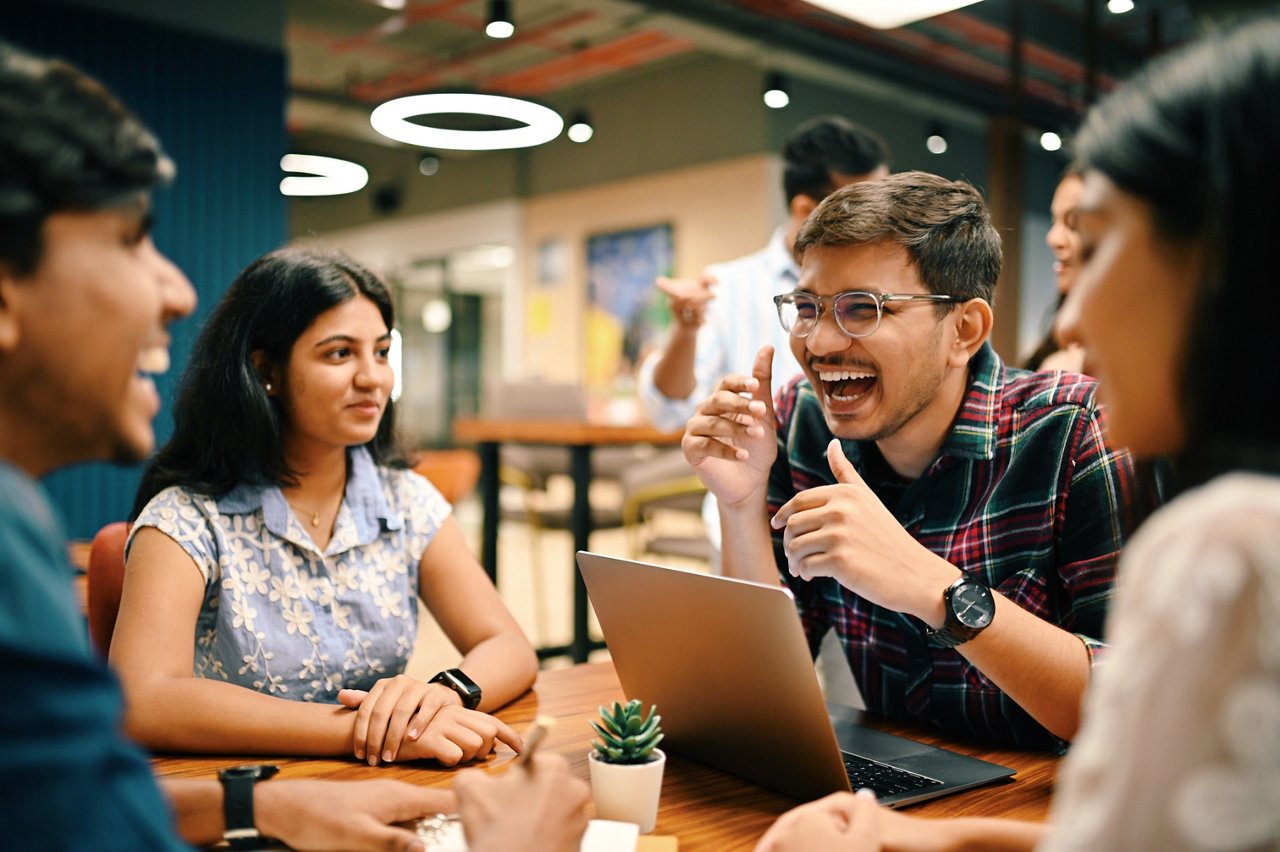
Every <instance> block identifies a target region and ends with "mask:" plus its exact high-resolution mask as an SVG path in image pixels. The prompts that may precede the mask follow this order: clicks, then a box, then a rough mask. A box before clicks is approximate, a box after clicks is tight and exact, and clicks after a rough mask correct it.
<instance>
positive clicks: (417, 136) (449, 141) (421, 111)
mask: <svg viewBox="0 0 1280 852" xmlns="http://www.w3.org/2000/svg"><path fill="white" fill-rule="evenodd" d="M439 113H467V114H471V115H492V116H497V117H499V118H509V119H511V120H512V121H518V122H521V123H523V124H524V125H525V126H524V127H513V128H510V129H508V130H448V129H446V128H443V127H426V126H423V125H421V124H414V123H413V122H411V121H406V119H408V118H409V117H411V116H417V115H435V114H439ZM369 123H370V124H372V125H373V129H374V130H376V131H378V132H379V133H381V134H382V135H383V136H386V137H387V138H389V139H394V140H396V141H397V142H407V143H408V144H410V145H422V146H424V147H427V148H448V149H452V150H455V151H501V150H503V149H506V148H530V147H533V146H534V145H541V144H543V143H544V142H550V141H551V140H552V139H555V138H556V137H557V136H559V135H560V131H561V130H563V129H564V119H563V118H561V117H560V115H559V114H558V113H557V112H556V111H555V110H553V109H549V108H547V107H544V106H541V105H540V104H535V103H532V102H531V101H522V100H519V99H517V98H507V97H503V96H502V95H476V94H462V93H449V92H440V93H436V94H430V95H410V96H409V97H407V98H396V99H395V100H393V101H387V102H386V103H385V104H382V105H381V106H379V107H378V108H377V109H375V110H374V111H373V113H372V114H371V115H370V116H369Z"/></svg>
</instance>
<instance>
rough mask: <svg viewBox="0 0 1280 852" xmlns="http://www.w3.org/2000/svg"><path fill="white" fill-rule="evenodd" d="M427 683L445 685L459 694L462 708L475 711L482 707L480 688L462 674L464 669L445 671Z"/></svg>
mask: <svg viewBox="0 0 1280 852" xmlns="http://www.w3.org/2000/svg"><path fill="white" fill-rule="evenodd" d="M427 683H443V684H444V685H445V686H447V687H449V688H450V689H452V690H453V691H454V692H456V693H458V695H459V696H461V698H462V706H463V707H466V708H467V709H468V710H474V709H476V708H477V707H479V706H480V696H481V694H482V693H481V692H480V687H479V686H477V685H476V682H475V681H474V680H472V679H471V678H469V677H467V676H466V675H465V674H463V673H462V669H445V670H444V671H442V672H440V674H438V675H436V676H435V677H433V678H431V680H429V681H427Z"/></svg>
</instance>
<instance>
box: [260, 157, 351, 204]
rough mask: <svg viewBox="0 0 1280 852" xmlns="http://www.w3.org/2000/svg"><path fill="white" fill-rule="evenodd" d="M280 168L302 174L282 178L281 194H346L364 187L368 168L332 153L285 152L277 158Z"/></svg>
mask: <svg viewBox="0 0 1280 852" xmlns="http://www.w3.org/2000/svg"><path fill="white" fill-rule="evenodd" d="M280 168H281V169H282V170H283V171H286V172H300V173H301V174H302V175H303V176H298V175H289V176H288V177H285V178H283V179H281V181H280V192H281V194H282V195H345V194H347V193H348V192H355V191H356V190H359V189H364V187H365V184H367V183H368V182H369V171H368V169H366V168H365V167H364V166H362V165H360V164H359V163H352V162H350V161H348V160H339V159H337V158H335V157H317V156H315V155H312V154H285V155H284V156H283V157H281V158H280Z"/></svg>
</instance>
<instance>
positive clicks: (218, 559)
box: [134, 449, 451, 703]
mask: <svg viewBox="0 0 1280 852" xmlns="http://www.w3.org/2000/svg"><path fill="white" fill-rule="evenodd" d="M350 458H351V464H350V470H351V474H350V476H349V478H348V482H347V493H346V495H345V496H344V498H343V503H342V506H341V508H340V509H339V512H338V518H337V521H336V525H335V528H334V534H333V536H332V537H331V539H330V542H329V544H328V546H327V547H326V548H325V551H324V552H323V553H321V552H320V551H319V550H318V549H317V548H316V547H315V545H314V543H312V541H311V539H310V536H309V535H308V533H307V531H306V530H305V529H304V528H303V525H302V524H300V523H298V521H297V519H296V518H295V517H294V516H293V515H292V513H291V512H289V511H288V510H287V506H286V504H285V503H284V498H283V495H281V494H280V492H279V490H278V489H275V488H264V489H259V490H256V491H255V490H253V489H248V488H246V487H243V486H242V487H241V488H239V489H236V490H235V491H233V492H232V494H231V495H228V496H227V497H224V498H222V499H220V500H214V499H211V498H209V497H206V496H203V495H199V494H195V493H192V492H189V491H186V490H184V489H180V488H169V489H166V490H165V491H163V492H161V493H160V494H158V495H156V497H155V498H154V499H152V501H151V502H150V503H149V504H148V505H147V507H146V508H145V509H144V510H143V512H142V514H141V515H140V516H139V517H138V520H137V522H136V523H135V524H134V529H135V530H136V529H139V528H141V527H143V526H153V527H155V528H156V529H158V530H160V531H161V532H163V533H165V534H166V535H167V536H169V537H170V538H172V539H173V540H174V541H176V542H177V543H178V544H179V545H181V546H182V548H183V549H184V550H185V551H186V553H187V554H188V555H189V556H190V557H191V558H192V560H194V561H195V563H196V565H197V567H198V568H199V569H200V571H201V573H202V574H203V575H204V578H205V597H204V601H203V603H202V606H201V609H200V614H199V616H198V619H197V622H196V634H195V636H194V648H195V660H194V665H193V668H192V671H193V674H194V675H195V676H197V677H206V678H214V679H218V680H225V681H229V682H232V683H237V684H239V685H241V686H244V687H247V688H249V689H254V690H257V691H259V692H264V693H267V694H271V695H279V696H282V697H287V698H294V699H300V700H307V701H325V702H331V703H332V702H335V701H336V700H337V692H338V690H339V689H343V688H355V689H368V688H369V687H371V686H372V685H373V684H374V682H375V681H376V680H378V679H379V678H382V677H387V676H391V675H395V674H398V673H400V672H401V671H403V670H404V665H405V662H406V661H407V659H408V657H409V655H410V653H412V651H413V641H414V637H415V635H416V631H417V617H418V608H417V606H416V603H415V601H416V598H417V597H418V564H419V562H420V561H421V559H422V554H423V552H425V550H426V548H427V545H428V544H429V543H430V542H431V540H432V538H433V537H434V536H435V533H436V532H437V531H438V530H439V528H440V525H441V524H442V523H444V521H445V519H446V518H447V517H448V515H449V512H450V511H451V509H450V507H449V504H448V503H447V502H446V501H445V500H444V498H443V497H442V496H441V495H440V493H439V492H438V491H436V489H435V488H434V487H433V486H431V484H430V483H428V482H427V481H426V480H425V479H423V478H422V477H420V476H418V475H416V474H413V473H410V472H408V471H400V470H389V469H384V468H377V467H375V466H374V465H373V463H372V461H371V460H370V459H369V457H368V454H367V453H366V452H365V451H364V450H363V449H357V450H354V451H352V453H351V454H350ZM357 512H360V513H362V514H360V515H357Z"/></svg>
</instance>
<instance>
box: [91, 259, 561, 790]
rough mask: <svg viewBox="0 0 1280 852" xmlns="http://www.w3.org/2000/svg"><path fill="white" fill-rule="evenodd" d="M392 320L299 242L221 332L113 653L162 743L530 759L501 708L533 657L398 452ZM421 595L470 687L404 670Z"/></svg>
mask: <svg viewBox="0 0 1280 852" xmlns="http://www.w3.org/2000/svg"><path fill="white" fill-rule="evenodd" d="M393 324H394V315H393V308H392V301H391V296H390V294H389V293H388V291H387V288H386V286H385V285H384V284H383V283H382V282H381V281H379V280H378V279H377V277H375V276H374V275H373V274H371V273H370V272H369V271H368V270H366V269H364V268H362V267H360V266H359V265H357V264H355V263H354V262H352V261H351V260H349V259H347V258H344V257H340V256H321V255H316V254H312V253H308V252H303V251H298V250H293V249H285V250H281V251H277V252H273V253H271V254H268V255H266V256H264V257H262V258H260V259H259V260H257V261H255V262H254V263H253V264H251V265H250V266H249V267H248V268H247V269H246V270H245V271H244V272H243V273H241V275H240V277H239V278H238V279H237V280H236V281H235V283H233V284H232V286H231V288H230V290H229V291H228V292H227V294H226V295H225V296H224V297H223V299H222V301H221V302H220V303H219V304H218V306H217V308H216V309H215V311H214V312H213V315H212V316H211V317H210V319H209V321H208V324H207V325H206V327H205V328H204V330H203V332H202V333H201V336H200V339H199V340H198V341H197V343H196V346H195V349H194V351H193V353H192V356H191V363H190V365H189V367H188V368H187V371H186V373H185V375H184V377H183V380H182V384H181V387H180V390H179V397H178V402H177V406H176V409H175V414H174V420H175V428H174V433H173V437H172V438H171V439H170V441H169V442H168V443H167V444H166V445H165V446H164V447H163V448H162V449H161V451H160V452H159V454H158V455H157V456H156V458H155V460H154V461H153V462H152V464H151V465H150V466H149V467H148V469H147V473H146V475H145V477H144V479H143V482H142V486H141V488H140V489H139V493H138V500H137V504H136V505H135V514H136V519H135V521H134V526H133V530H132V534H131V538H130V541H129V545H128V550H127V553H128V560H127V568H126V576H125V585H124V593H123V598H122V601H121V605H120V615H119V620H118V622H117V625H116V629H115V636H114V638H113V640H112V646H111V662H112V664H113V665H114V666H115V668H116V670H117V671H118V672H119V675H120V678H121V681H122V683H123V686H124V689H125V693H126V697H127V699H128V700H127V704H128V711H127V715H126V720H125V721H126V726H127V729H128V731H129V733H130V734H132V735H133V736H134V737H136V738H137V739H138V740H140V741H141V742H143V743H144V744H146V745H147V746H149V747H151V748H153V749H159V750H171V751H185V752H192V751H206V752H235V753H254V752H257V753H274V754H285V753H289V754H304V755H335V754H348V753H354V754H355V756H356V757H357V758H358V759H361V760H367V761H368V762H369V763H370V764H373V765H376V764H378V763H380V762H390V761H394V760H406V759H416V758H432V759H435V760H437V761H439V762H440V763H443V764H446V765H455V764H458V763H461V762H465V761H470V760H475V759H483V758H484V757H485V756H487V755H488V754H489V753H490V752H492V751H493V750H494V749H495V748H496V746H497V744H498V742H503V743H505V744H507V745H508V746H510V747H511V748H513V749H515V750H517V751H518V750H519V749H520V748H521V747H522V743H521V741H520V738H519V736H518V735H517V734H516V733H515V732H514V731H512V730H511V729H510V728H509V727H508V726H507V725H505V724H504V723H502V722H501V721H499V720H497V719H495V718H494V717H492V716H490V715H488V713H487V712H484V711H492V710H494V709H496V708H498V707H501V706H502V705H504V704H506V703H507V702H509V701H511V700H512V699H514V698H516V697H517V696H519V695H520V694H521V693H523V692H524V691H525V690H527V689H528V688H529V687H530V685H531V684H532V683H533V679H534V675H535V673H536V671H537V658H536V656H535V654H534V651H533V648H532V647H531V646H530V644H529V641H528V639H527V638H526V637H525V636H524V634H523V633H522V632H521V630H520V628H519V626H518V625H517V624H516V622H515V619H513V618H512V616H511V613H510V612H508V610H507V608H506V607H505V606H504V605H503V603H502V600H501V599H500V598H499V596H498V593H497V590H496V589H495V588H494V587H493V584H492V583H491V582H490V581H489V579H488V577H487V576H486V575H485V573H484V570H483V569H482V568H481V567H480V565H479V563H478V562H477V561H476V559H475V557H474V556H473V555H472V554H471V553H470V551H469V550H468V548H467V545H466V543H465V541H464V539H463V535H462V532H461V530H460V529H459V527H458V524H457V521H456V520H454V519H453V517H452V516H451V510H450V506H449V504H448V502H446V501H445V499H444V497H443V496H441V494H440V492H439V491H437V490H436V489H435V488H434V487H433V486H432V485H431V483H430V482H428V481H427V480H426V479H424V478H422V477H421V476H418V475H417V474H415V473H413V472H411V471H409V470H407V469H406V465H405V463H404V461H403V459H402V458H401V457H400V456H399V454H398V453H397V451H396V449H395V446H394V442H393V439H392V427H393V406H392V403H391V399H390V397H391V388H392V385H393V383H394V376H393V374H392V370H391V365H390V363H389V361H388V351H389V349H390V346H391V328H392V326H393ZM419 598H420V599H421V600H422V602H423V603H424V604H425V605H426V608H427V610H428V611H429V612H430V613H431V614H432V616H433V617H434V618H435V619H436V621H437V622H438V623H439V624H440V626H441V628H442V629H443V630H444V633H445V635H446V636H448V638H449V639H450V641H452V642H453V644H454V646H455V647H457V648H458V649H459V651H461V653H462V659H461V661H460V662H458V663H457V664H456V669H457V670H461V671H462V672H465V675H463V677H462V679H461V681H459V678H457V677H448V678H444V679H442V680H441V681H434V680H433V681H430V682H426V683H424V682H421V681H418V680H415V679H413V678H410V677H407V676H406V675H404V674H403V671H404V667H405V663H406V661H407V659H408V657H409V655H410V653H411V652H412V651H413V645H414V637H415V635H416V630H417V599H419ZM467 681H470V682H471V683H470V684H468V683H467ZM459 684H460V685H459Z"/></svg>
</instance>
